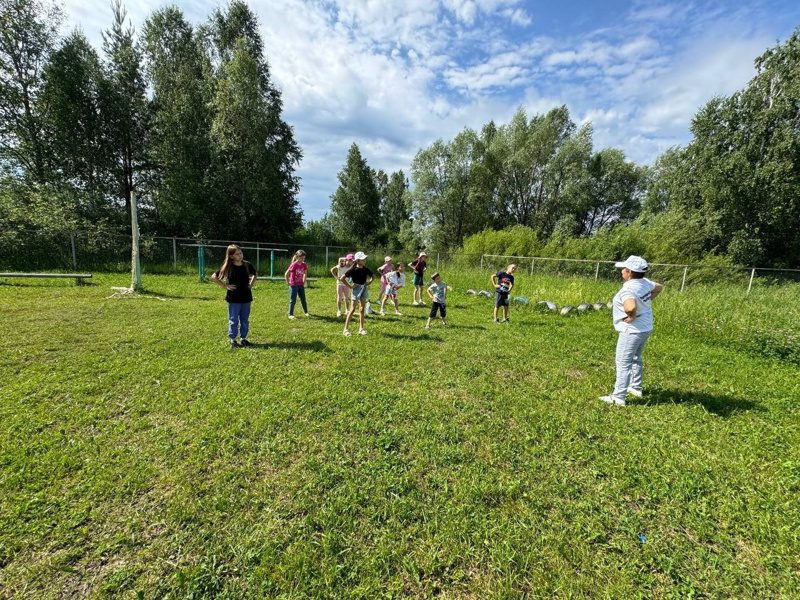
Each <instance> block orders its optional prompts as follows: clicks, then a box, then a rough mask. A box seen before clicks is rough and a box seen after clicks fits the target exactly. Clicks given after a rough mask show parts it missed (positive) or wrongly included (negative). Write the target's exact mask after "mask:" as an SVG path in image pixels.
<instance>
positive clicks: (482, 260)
mask: <svg viewBox="0 0 800 600" xmlns="http://www.w3.org/2000/svg"><path fill="white" fill-rule="evenodd" d="M481 271H483V254H481Z"/></svg>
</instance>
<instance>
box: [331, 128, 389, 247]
mask: <svg viewBox="0 0 800 600" xmlns="http://www.w3.org/2000/svg"><path fill="white" fill-rule="evenodd" d="M337 178H338V180H339V186H338V187H337V188H336V191H335V192H334V193H333V196H331V217H332V218H333V219H334V222H335V223H336V230H337V233H338V234H339V237H340V238H342V239H352V240H354V241H359V242H362V243H363V242H369V241H371V240H372V239H373V238H374V236H375V235H376V234H377V233H378V231H379V230H380V225H381V218H380V196H379V194H378V188H377V187H376V185H375V177H374V176H373V173H372V170H371V169H370V168H369V165H368V164H367V161H366V159H364V158H363V157H362V156H361V151H360V150H359V149H358V146H357V145H356V143H355V142H353V145H352V146H350V150H349V151H348V153H347V162H346V163H345V165H344V167H343V168H342V170H341V171H339V174H338V175H337Z"/></svg>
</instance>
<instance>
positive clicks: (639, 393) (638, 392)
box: [628, 387, 642, 398]
mask: <svg viewBox="0 0 800 600" xmlns="http://www.w3.org/2000/svg"><path fill="white" fill-rule="evenodd" d="M628 393H629V394H630V395H631V396H636V397H637V398H641V397H642V390H637V389H635V388H632V387H629V388H628Z"/></svg>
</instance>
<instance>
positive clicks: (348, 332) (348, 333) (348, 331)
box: [344, 329, 351, 337]
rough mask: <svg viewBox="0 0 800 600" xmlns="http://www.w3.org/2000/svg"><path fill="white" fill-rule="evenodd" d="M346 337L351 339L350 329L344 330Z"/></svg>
mask: <svg viewBox="0 0 800 600" xmlns="http://www.w3.org/2000/svg"><path fill="white" fill-rule="evenodd" d="M344 335H345V337H350V335H351V334H350V330H349V329H345V330H344Z"/></svg>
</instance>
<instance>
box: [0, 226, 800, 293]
mask: <svg viewBox="0 0 800 600" xmlns="http://www.w3.org/2000/svg"><path fill="white" fill-rule="evenodd" d="M228 244H237V245H239V246H241V247H242V248H243V249H244V255H245V259H246V260H248V261H250V262H251V263H253V264H254V265H256V269H257V270H258V273H259V275H261V276H273V277H276V278H282V277H283V274H284V273H285V272H286V269H287V268H288V267H289V264H290V262H291V259H292V255H293V254H294V253H295V252H296V251H297V250H299V249H302V250H304V251H305V252H306V262H307V263H308V266H309V276H310V277H317V278H321V277H327V276H330V270H331V268H332V267H333V266H335V265H336V264H337V261H338V259H339V258H340V257H343V256H345V255H346V254H348V253H351V252H355V251H356V250H362V251H363V252H366V253H367V254H368V255H370V258H369V261H368V262H369V264H370V265H371V266H373V267H375V266H377V265H379V264H382V263H383V259H384V257H385V256H391V257H392V261H393V262H395V263H396V262H402V263H403V264H408V263H409V262H412V261H413V260H415V259H416V257H417V254H416V253H414V252H409V251H405V250H396V249H390V248H363V247H362V248H354V247H345V246H314V245H311V246H309V245H305V244H280V243H272V242H261V241H258V242H257V241H248V240H215V239H207V240H197V239H193V238H180V237H163V236H152V235H146V234H145V235H142V236H141V241H140V252H141V264H142V271H143V272H144V273H183V274H195V275H198V276H203V277H208V276H210V275H211V273H213V272H214V271H215V270H217V269H218V268H219V267H220V266H221V265H222V262H223V261H224V259H225V249H226V247H227V246H228ZM510 262H515V263H517V265H518V274H520V275H521V274H525V273H527V274H530V275H553V276H558V277H581V278H593V279H595V280H607V281H618V280H619V273H618V270H617V269H616V268H615V267H614V261H612V260H585V259H567V258H544V257H535V256H503V255H492V254H460V253H451V252H433V251H431V252H429V255H428V272H429V273H432V272H433V271H439V270H445V269H447V270H450V271H452V270H459V271H477V270H478V269H480V270H482V271H496V270H499V269H502V268H505V267H506V266H507V265H508V263H510ZM130 268H131V238H130V235H129V234H126V233H108V232H104V233H99V232H85V231H84V232H63V231H47V230H10V231H2V232H0V272H7V271H18V272H40V273H41V272H54V273H55V272H75V271H90V272H92V271H94V272H98V271H99V272H120V273H121V272H127V271H130ZM649 275H650V276H651V277H653V278H654V279H656V280H658V281H662V282H664V283H668V284H670V286H677V287H679V289H685V288H686V287H687V286H690V285H696V284H702V283H733V284H736V285H737V286H741V288H742V290H744V291H748V292H749V291H750V289H752V287H753V286H754V285H755V286H765V285H774V284H784V283H792V282H793V283H800V270H791V269H769V268H761V267H755V268H754V267H747V268H736V267H723V266H712V265H697V264H689V265H678V264H660V263H651V264H650V270H649Z"/></svg>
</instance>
